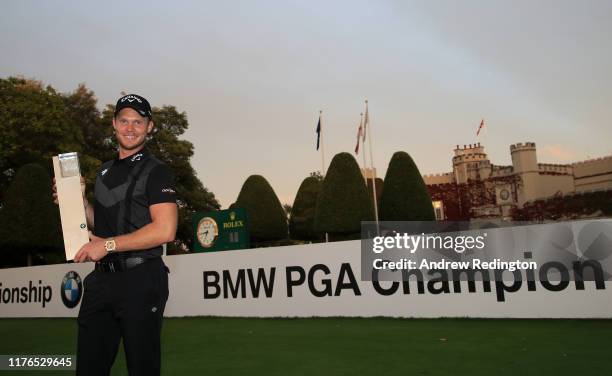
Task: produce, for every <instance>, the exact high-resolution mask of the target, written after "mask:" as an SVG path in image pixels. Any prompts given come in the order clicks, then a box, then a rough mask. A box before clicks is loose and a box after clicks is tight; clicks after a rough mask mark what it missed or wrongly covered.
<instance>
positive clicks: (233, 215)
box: [230, 212, 236, 221]
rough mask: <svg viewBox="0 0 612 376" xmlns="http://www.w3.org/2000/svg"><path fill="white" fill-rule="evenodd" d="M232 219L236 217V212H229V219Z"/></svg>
mask: <svg viewBox="0 0 612 376" xmlns="http://www.w3.org/2000/svg"><path fill="white" fill-rule="evenodd" d="M234 219H236V213H234V212H230V221H233V220H234Z"/></svg>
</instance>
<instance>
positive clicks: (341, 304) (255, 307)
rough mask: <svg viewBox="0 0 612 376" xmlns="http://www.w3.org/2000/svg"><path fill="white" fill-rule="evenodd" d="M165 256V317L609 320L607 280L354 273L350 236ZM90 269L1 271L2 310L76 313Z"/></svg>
mask: <svg viewBox="0 0 612 376" xmlns="http://www.w3.org/2000/svg"><path fill="white" fill-rule="evenodd" d="M164 260H165V262H166V264H167V265H168V267H169V269H170V274H169V284H170V298H169V300H168V304H167V306H166V312H165V314H166V316H175V317H176V316H246V317H312V316H361V317H371V316H389V317H490V318H612V283H611V282H610V281H605V282H604V281H579V282H577V281H569V282H568V283H563V284H559V283H555V284H553V283H552V282H547V281H545V283H542V282H541V281H531V282H527V281H520V280H518V281H517V280H514V281H496V280H492V281H490V286H489V287H490V288H489V289H487V288H485V287H486V286H485V282H483V281H473V285H474V286H472V288H470V287H469V282H468V281H460V282H459V281H457V283H455V282H453V281H450V282H448V281H447V282H444V281H440V280H425V281H420V282H419V281H417V280H416V279H414V278H413V277H411V280H410V282H409V283H406V282H392V281H380V282H376V281H362V280H361V274H360V270H361V244H360V241H358V240H356V241H346V242H335V243H327V244H325V243H322V244H310V245H300V246H288V247H275V248H259V249H250V250H239V251H226V252H216V253H199V254H189V255H181V256H168V257H166V258H165V259H164ZM92 269H93V264H92V263H86V264H63V265H51V266H37V267H29V268H14V269H3V270H0V317H76V316H77V314H78V309H79V303H80V301H81V297H82V294H83V286H82V280H83V279H84V278H85V276H86V275H87V274H88V273H89V272H90V271H91V270H92ZM128 272H129V271H128ZM470 290H472V291H470ZM487 290H488V291H487ZM85 293H86V292H85Z"/></svg>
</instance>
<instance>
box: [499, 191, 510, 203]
mask: <svg viewBox="0 0 612 376" xmlns="http://www.w3.org/2000/svg"><path fill="white" fill-rule="evenodd" d="M499 197H500V198H501V199H502V200H504V201H506V200H507V199H508V197H510V192H508V190H507V189H502V190H501V192H499Z"/></svg>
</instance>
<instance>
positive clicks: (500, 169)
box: [423, 142, 612, 220]
mask: <svg viewBox="0 0 612 376" xmlns="http://www.w3.org/2000/svg"><path fill="white" fill-rule="evenodd" d="M510 155H511V157H512V165H511V166H500V165H494V164H492V163H491V162H490V161H489V158H488V157H487V154H486V153H485V151H484V146H482V145H481V144H480V143H477V144H473V145H472V144H470V145H463V147H459V145H457V147H456V148H455V150H454V156H453V159H452V164H453V171H452V172H447V173H443V174H435V175H424V176H423V180H424V181H425V184H426V185H427V189H428V191H429V193H430V195H431V197H432V201H433V206H434V210H435V212H436V218H437V219H440V220H441V219H448V220H468V219H475V218H502V219H510V217H511V212H512V210H513V209H514V208H519V209H520V208H522V207H523V206H524V205H525V204H526V203H529V202H531V201H534V200H540V199H545V198H549V197H555V196H557V197H558V196H563V195H568V194H569V195H571V194H576V193H582V192H591V191H599V190H612V156H607V157H603V158H598V159H590V160H586V161H582V162H576V163H571V164H549V163H538V160H537V157H536V145H535V143H533V142H526V143H518V144H514V145H510Z"/></svg>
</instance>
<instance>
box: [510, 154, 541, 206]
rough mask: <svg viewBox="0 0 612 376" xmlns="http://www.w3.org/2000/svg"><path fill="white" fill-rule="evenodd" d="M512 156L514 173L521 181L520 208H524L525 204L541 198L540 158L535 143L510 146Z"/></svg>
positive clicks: (519, 192) (519, 184)
mask: <svg viewBox="0 0 612 376" xmlns="http://www.w3.org/2000/svg"><path fill="white" fill-rule="evenodd" d="M510 155H511V156H512V167H513V170H514V173H515V174H517V175H518V177H519V178H520V179H521V181H520V182H519V183H518V187H519V188H518V190H517V193H518V197H517V198H518V206H519V207H522V206H523V204H524V203H525V202H527V201H529V200H533V199H535V198H537V197H539V195H538V177H539V172H538V158H537V156H536V145H535V142H526V143H524V144H523V143H518V144H514V145H510Z"/></svg>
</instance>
